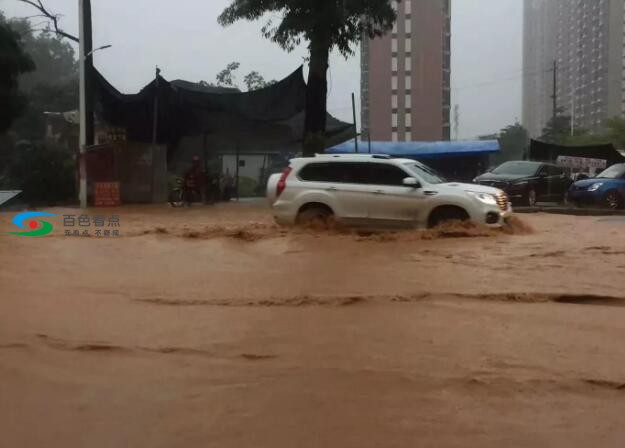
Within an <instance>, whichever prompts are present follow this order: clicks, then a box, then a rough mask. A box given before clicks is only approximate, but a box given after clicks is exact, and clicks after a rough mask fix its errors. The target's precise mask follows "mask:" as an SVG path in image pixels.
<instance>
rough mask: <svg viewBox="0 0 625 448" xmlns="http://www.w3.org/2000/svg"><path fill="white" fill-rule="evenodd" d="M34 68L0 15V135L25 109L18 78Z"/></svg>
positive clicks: (21, 45)
mask: <svg viewBox="0 0 625 448" xmlns="http://www.w3.org/2000/svg"><path fill="white" fill-rule="evenodd" d="M34 68H35V65H34V64H33V61H32V59H31V58H30V57H29V56H28V54H27V53H26V52H25V50H24V45H23V42H22V38H21V36H20V35H19V33H17V32H16V31H15V30H13V29H12V28H11V27H10V26H9V25H8V24H7V23H6V21H5V20H4V16H3V15H1V14H0V105H1V106H0V133H3V132H6V130H7V129H9V128H10V127H11V125H12V124H13V121H14V120H15V119H16V118H17V117H18V116H19V115H20V114H21V113H23V111H24V109H25V105H26V102H25V99H24V96H23V95H22V94H21V93H20V91H19V77H20V75H22V74H23V73H27V72H29V71H32V70H33V69H34Z"/></svg>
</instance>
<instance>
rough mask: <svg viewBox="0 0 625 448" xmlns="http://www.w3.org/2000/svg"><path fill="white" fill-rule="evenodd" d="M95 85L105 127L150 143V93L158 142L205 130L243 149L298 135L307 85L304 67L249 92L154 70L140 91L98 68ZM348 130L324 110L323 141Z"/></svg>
mask: <svg viewBox="0 0 625 448" xmlns="http://www.w3.org/2000/svg"><path fill="white" fill-rule="evenodd" d="M94 84H95V88H94V91H95V97H96V113H97V114H98V116H99V118H100V119H101V120H103V121H104V122H105V123H107V124H108V125H110V126H115V127H120V128H124V129H125V130H126V137H127V139H128V140H132V141H138V142H146V143H150V142H152V138H153V137H152V136H153V126H154V105H155V98H158V126H157V128H158V131H157V141H158V143H160V144H168V145H173V146H175V145H176V144H177V143H178V142H179V141H180V140H181V139H182V138H183V137H189V136H197V135H202V134H209V135H212V136H216V137H219V138H226V139H228V138H229V139H233V140H236V141H237V144H238V145H239V146H240V147H241V148H240V149H241V150H242V151H245V150H246V145H251V144H253V145H255V147H256V148H258V146H259V145H260V146H262V147H264V148H265V149H266V150H268V151H270V150H280V146H287V145H291V146H292V145H293V144H294V143H297V142H301V140H302V136H303V125H304V119H303V118H304V108H305V102H306V88H307V86H306V83H305V81H304V76H303V67H299V68H298V69H297V70H295V71H294V72H293V73H292V74H290V75H289V76H288V77H286V78H285V79H283V80H282V81H279V82H277V83H275V84H273V85H271V86H269V87H266V88H264V89H260V90H256V91H252V92H238V91H236V90H233V89H221V88H210V87H209V88H204V87H203V86H199V85H198V84H194V83H189V82H186V81H173V82H168V81H167V80H165V79H164V78H162V77H161V76H160V75H159V77H158V78H157V79H155V80H153V81H152V82H150V83H149V84H148V85H146V86H145V87H144V88H143V89H141V91H139V93H136V94H129V95H128V94H122V93H121V92H119V91H118V90H117V89H116V88H115V87H113V86H112V85H111V84H110V83H109V82H108V81H107V80H106V79H105V78H104V76H102V75H101V74H100V73H99V72H97V71H96V75H95V83H94ZM261 131H262V132H261ZM353 134H354V125H353V124H349V123H344V122H341V121H339V120H337V119H335V118H334V117H332V116H330V115H328V124H327V130H326V138H327V140H328V146H331V145H334V144H337V143H341V142H343V141H345V140H348V139H349V138H352V137H353ZM259 139H260V140H262V141H260V142H259V141H258V140H259Z"/></svg>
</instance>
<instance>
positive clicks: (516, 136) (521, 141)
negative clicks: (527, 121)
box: [499, 122, 529, 160]
mask: <svg viewBox="0 0 625 448" xmlns="http://www.w3.org/2000/svg"><path fill="white" fill-rule="evenodd" d="M528 143H529V132H527V129H525V128H524V127H523V126H522V125H521V123H518V122H517V123H515V124H512V125H510V126H506V127H505V128H503V129H502V130H501V133H500V134H499V145H500V146H501V153H502V156H503V157H504V158H505V160H522V159H523V158H524V157H525V154H526V152H527V147H528Z"/></svg>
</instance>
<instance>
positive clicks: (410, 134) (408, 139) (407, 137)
mask: <svg viewBox="0 0 625 448" xmlns="http://www.w3.org/2000/svg"><path fill="white" fill-rule="evenodd" d="M406 141H407V142H411V141H412V132H410V131H406Z"/></svg>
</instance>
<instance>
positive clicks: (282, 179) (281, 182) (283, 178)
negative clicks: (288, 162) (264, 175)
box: [276, 166, 292, 197]
mask: <svg viewBox="0 0 625 448" xmlns="http://www.w3.org/2000/svg"><path fill="white" fill-rule="evenodd" d="M291 171H292V168H291V167H290V166H289V167H286V168H285V169H284V171H282V176H280V180H279V181H278V187H277V188H276V197H279V196H280V195H281V194H282V192H283V191H284V189H285V188H286V178H287V177H289V174H291Z"/></svg>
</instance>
